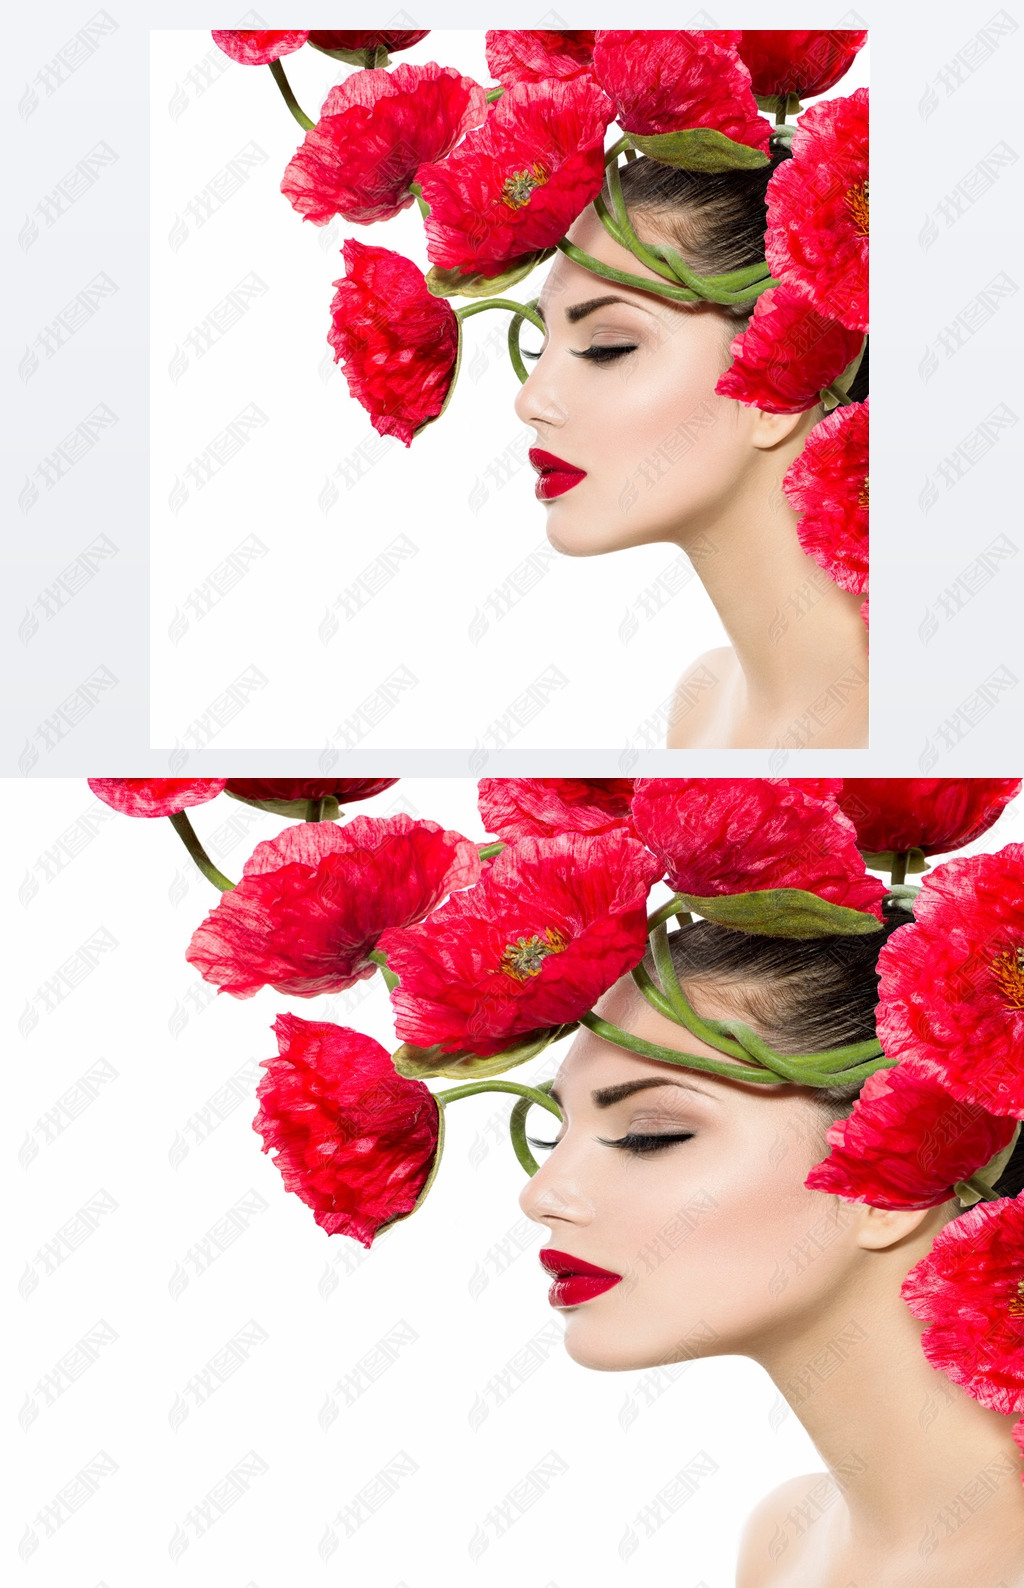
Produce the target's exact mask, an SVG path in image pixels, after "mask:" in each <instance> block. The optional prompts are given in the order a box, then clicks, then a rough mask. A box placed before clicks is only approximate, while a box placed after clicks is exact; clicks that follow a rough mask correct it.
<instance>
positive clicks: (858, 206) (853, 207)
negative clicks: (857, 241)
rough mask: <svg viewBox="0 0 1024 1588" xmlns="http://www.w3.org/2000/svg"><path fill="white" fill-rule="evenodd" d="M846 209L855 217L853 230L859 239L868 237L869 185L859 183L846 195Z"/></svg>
mask: <svg viewBox="0 0 1024 1588" xmlns="http://www.w3.org/2000/svg"><path fill="white" fill-rule="evenodd" d="M846 207H847V209H848V210H849V211H850V214H851V215H852V216H853V229H854V231H855V232H856V233H857V236H858V237H866V236H867V235H868V184H867V182H866V181H864V182H858V183H857V185H856V187H852V188H850V189H849V191H848V192H847V194H846Z"/></svg>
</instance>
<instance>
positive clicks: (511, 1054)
mask: <svg viewBox="0 0 1024 1588" xmlns="http://www.w3.org/2000/svg"><path fill="white" fill-rule="evenodd" d="M572 1029H573V1028H572V1027H571V1026H548V1027H547V1028H546V1029H545V1030H543V1031H531V1032H530V1033H529V1034H528V1035H527V1036H525V1037H521V1038H520V1040H519V1041H518V1042H515V1043H513V1044H512V1046H511V1047H508V1048H505V1050H504V1051H503V1052H502V1053H492V1054H490V1055H488V1056H487V1057H486V1058H483V1057H481V1055H480V1054H478V1053H468V1052H462V1053H445V1052H443V1051H442V1049H441V1048H439V1047H437V1046H435V1047H432V1048H416V1047H413V1045H412V1043H411V1042H403V1044H402V1046H401V1047H400V1048H398V1049H396V1051H395V1052H394V1053H393V1054H392V1055H391V1062H392V1064H393V1065H394V1066H395V1069H396V1070H397V1071H398V1073H399V1075H404V1076H406V1077H407V1078H408V1079H409V1080H410V1081H425V1080H426V1079H427V1077H428V1076H432V1075H447V1076H450V1077H451V1079H452V1080H455V1081H466V1080H472V1079H473V1078H475V1077H479V1076H483V1075H500V1074H501V1072H502V1071H503V1070H512V1069H514V1068H515V1067H516V1065H517V1064H525V1063H526V1062H527V1060H528V1059H534V1058H536V1057H537V1054H538V1053H543V1051H544V1049H545V1048H546V1047H547V1046H548V1045H549V1044H550V1043H552V1042H554V1041H555V1040H556V1038H557V1037H559V1036H562V1035H563V1034H564V1033H565V1032H567V1031H571V1030H572Z"/></svg>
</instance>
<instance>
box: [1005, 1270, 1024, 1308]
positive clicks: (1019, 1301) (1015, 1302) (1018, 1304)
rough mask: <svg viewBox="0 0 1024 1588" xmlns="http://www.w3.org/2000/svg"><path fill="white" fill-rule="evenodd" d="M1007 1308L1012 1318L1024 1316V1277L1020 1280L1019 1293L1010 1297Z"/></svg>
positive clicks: (1018, 1283)
mask: <svg viewBox="0 0 1024 1588" xmlns="http://www.w3.org/2000/svg"><path fill="white" fill-rule="evenodd" d="M1007 1310H1008V1311H1009V1314H1010V1316H1011V1318H1024V1279H1021V1280H1018V1282H1017V1294H1016V1295H1015V1296H1011V1297H1010V1300H1009V1302H1008V1303H1007Z"/></svg>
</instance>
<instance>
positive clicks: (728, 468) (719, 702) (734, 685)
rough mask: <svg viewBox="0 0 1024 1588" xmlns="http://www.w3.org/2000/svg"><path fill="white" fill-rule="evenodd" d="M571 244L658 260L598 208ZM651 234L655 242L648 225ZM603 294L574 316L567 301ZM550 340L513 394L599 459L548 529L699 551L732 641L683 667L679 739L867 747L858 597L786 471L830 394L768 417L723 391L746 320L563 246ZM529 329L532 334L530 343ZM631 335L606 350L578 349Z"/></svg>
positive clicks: (582, 542) (582, 548)
mask: <svg viewBox="0 0 1024 1588" xmlns="http://www.w3.org/2000/svg"><path fill="white" fill-rule="evenodd" d="M568 235H569V239H570V241H572V242H574V243H576V244H578V246H579V247H580V248H582V249H584V250H585V251H586V252H587V253H589V254H591V255H592V256H593V257H594V258H596V259H600V260H602V261H603V262H605V263H608V264H611V265H615V266H617V267H618V268H619V269H621V270H628V271H631V272H632V273H633V274H634V275H640V276H648V277H650V278H651V280H652V281H654V280H657V279H658V278H657V277H655V275H654V273H653V272H652V271H650V270H649V269H648V268H647V267H646V266H645V265H643V264H641V263H640V262H639V261H638V260H637V259H635V258H634V257H633V255H632V254H631V253H629V252H628V251H627V250H626V249H624V248H622V247H621V246H620V245H619V244H618V243H616V242H615V241H614V240H613V239H612V238H611V237H610V236H609V234H608V232H607V231H606V230H605V228H604V226H603V225H602V224H601V221H600V220H599V218H598V217H597V215H596V213H595V211H594V210H593V207H590V208H588V209H587V210H585V211H584V212H583V214H582V215H581V216H580V217H579V218H578V219H577V220H576V221H575V222H574V224H573V226H572V227H571V229H570V231H569V234H568ZM640 235H641V237H642V238H643V239H644V240H646V241H652V242H656V241H659V240H662V241H667V240H668V239H667V238H662V239H659V237H658V234H657V232H656V230H655V228H654V227H653V225H651V224H645V225H643V226H641V228H640ZM608 296H614V297H616V298H620V299H622V300H623V301H622V302H618V303H610V304H606V305H604V306H603V307H601V308H599V309H596V310H594V312H593V313H591V314H588V315H587V316H586V317H585V318H583V319H579V320H577V321H576V322H575V323H571V322H570V320H569V319H568V316H567V312H566V311H567V310H568V309H572V308H574V307H576V306H578V305H580V304H583V303H589V302H592V301H593V300H595V299H598V298H605V297H608ZM539 307H540V311H541V313H542V314H543V316H544V319H545V322H546V325H547V335H546V337H545V338H544V340H543V346H542V348H541V339H540V334H539V332H536V331H531V330H530V329H529V328H527V330H526V331H524V336H523V343H522V345H523V349H524V352H526V351H530V350H532V351H537V350H540V357H539V358H538V359H537V361H536V363H535V364H534V367H533V370H532V373H531V374H530V377H529V379H528V380H527V381H526V382H525V384H524V385H523V386H522V387H521V389H520V391H519V395H518V397H517V398H516V404H515V407H516V413H517V414H518V416H519V418H520V419H521V420H522V421H523V423H524V424H526V425H529V426H532V428H533V429H534V431H535V432H536V439H535V441H534V442H533V443H532V444H533V445H536V446H538V447H541V448H543V449H544V450H545V451H547V452H550V453H553V454H554V455H555V456H556V457H559V458H562V459H564V460H565V461H566V462H568V463H571V464H574V465H575V466H576V467H578V468H580V469H584V470H586V478H585V479H584V480H582V481H580V482H579V484H577V485H576V486H574V487H573V489H572V490H570V491H567V492H566V493H565V494H564V495H563V496H559V497H555V498H554V499H553V500H552V501H550V502H545V503H544V504H543V505H544V509H545V512H546V514H547V533H548V539H549V540H550V541H551V544H552V545H553V546H555V547H556V548H557V549H558V550H559V551H562V552H564V553H566V554H567V555H568V556H574V557H590V556H597V555H599V554H601V553H604V552H609V551H618V550H621V549H623V548H625V547H629V546H644V545H651V544H654V543H660V542H665V543H667V544H669V545H673V546H678V547H679V548H680V549H681V550H682V551H684V552H685V553H686V554H687V555H688V556H689V557H690V559H691V561H692V562H693V565H694V568H695V569H696V572H697V574H698V575H699V577H700V578H701V580H702V581H703V583H704V586H705V588H706V589H707V591H708V594H709V595H710V597H711V599H712V601H713V602H714V604H715V607H716V609H717V611H718V614H719V617H720V618H721V620H722V623H723V625H724V627H725V629H726V632H727V633H728V635H729V639H730V641H731V642H732V644H731V649H729V648H723V649H721V650H716V651H709V652H707V653H705V655H703V656H701V657H699V658H697V660H696V662H694V663H693V664H691V666H690V667H688V668H687V670H686V672H685V673H684V674H683V676H682V678H681V679H680V681H679V685H678V687H677V690H676V694H675V698H674V702H673V706H672V709H671V711H670V714H669V716H670V720H669V732H668V741H667V742H668V747H669V748H677V747H683V746H707V747H714V748H741V749H743V748H748V749H749V748H754V749H758V748H768V747H771V748H774V747H784V748H803V747H805V746H811V747H814V748H858V747H861V746H863V745H866V743H867V639H866V630H865V628H864V625H863V623H862V622H861V619H860V607H861V601H862V598H861V597H860V596H853V595H850V594H848V593H847V592H846V591H843V590H840V589H839V587H838V585H836V584H834V583H833V582H832V580H831V579H829V578H828V576H827V575H826V574H825V573H824V571H823V570H822V569H821V568H820V567H819V566H818V564H817V563H816V562H815V561H814V560H813V558H811V557H808V556H806V555H805V553H804V552H803V551H802V550H801V547H800V542H799V539H798V537H797V532H796V524H797V515H796V514H795V513H794V512H793V510H792V508H791V507H790V506H789V504H788V502H787V501H786V498H785V497H784V495H783V494H782V478H783V475H784V474H785V472H786V469H787V468H788V467H789V465H790V463H792V461H793V460H794V458H796V457H797V456H798V455H799V453H800V452H801V451H802V449H803V445H804V442H805V440H806V438H807V435H808V432H809V431H810V430H811V429H812V428H813V426H814V425H815V424H816V423H817V422H818V420H819V419H820V418H821V417H822V415H823V411H824V410H823V409H822V408H821V407H815V408H813V409H810V410H808V411H807V412H806V413H803V414H770V413H765V412H763V411H762V410H761V409H758V408H752V407H748V406H746V405H745V404H743V403H739V402H736V401H735V400H734V399H733V398H730V397H720V396H718V395H716V393H715V389H714V388H715V384H716V382H717V380H718V378H719V376H720V375H721V374H723V373H724V371H725V370H726V369H727V368H728V367H729V364H730V362H731V355H730V353H729V343H730V341H731V339H732V338H733V337H734V336H735V335H736V334H737V332H738V331H739V330H741V329H742V324H741V323H739V322H737V321H736V320H735V319H733V318H731V317H730V316H728V315H726V314H725V313H723V312H722V311H721V310H720V309H718V308H716V307H715V306H714V305H713V304H708V303H697V304H686V303H680V304H677V303H671V302H669V301H668V300H667V299H665V298H662V297H659V296H658V295H657V294H656V293H654V292H646V291H645V290H644V289H643V288H640V287H624V286H620V285H619V284H618V283H614V282H609V281H607V280H604V279H603V278H601V277H599V276H596V275H595V274H594V273H593V272H591V271H588V270H584V269H583V268H582V267H581V266H579V265H577V264H574V263H573V262H572V261H571V260H569V259H567V258H566V257H565V255H564V254H558V255H557V257H556V258H555V260H554V261H553V263H552V266H551V269H550V271H549V274H548V276H547V279H546V281H545V283H544V287H543V290H542V292H541V296H540V304H539ZM531 338H532V340H531ZM613 347H621V348H631V349H632V351H628V352H623V353H622V354H621V355H619V356H617V357H616V358H614V359H613V360H611V361H609V362H604V363H602V362H597V361H594V360H592V359H588V358H581V357H579V356H578V355H579V354H580V353H582V352H585V351H587V350H588V349H591V348H593V349H598V348H613Z"/></svg>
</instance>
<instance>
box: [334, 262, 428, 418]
mask: <svg viewBox="0 0 1024 1588" xmlns="http://www.w3.org/2000/svg"><path fill="white" fill-rule="evenodd" d="M342 252H343V254H344V256H345V267H346V269H347V271H348V274H347V275H346V276H343V277H342V279H341V280H340V281H336V282H335V283H334V285H335V287H336V288H337V291H336V292H335V294H334V298H333V300H332V302H331V329H330V331H329V332H328V333H327V340H328V341H329V342H330V344H331V346H332V347H333V349H334V360H335V363H337V364H342V365H343V367H344V373H345V379H346V380H347V381H348V389H349V391H350V392H351V393H352V396H353V397H354V398H355V399H356V401H357V402H360V403H362V405H363V407H364V408H365V409H366V411H367V413H368V414H369V416H370V423H371V424H372V425H373V428H374V429H375V430H376V431H377V432H378V433H379V434H380V435H382V436H397V437H398V439H399V440H400V441H402V442H404V443H405V445H406V446H407V447H408V446H411V444H412V438H413V436H414V435H416V434H417V432H418V431H419V430H420V429H421V428H422V426H423V425H425V424H427V423H428V421H429V420H431V419H436V418H437V416H438V414H439V413H440V412H441V409H442V408H443V407H444V404H445V400H446V398H447V396H448V392H449V389H450V387H451V384H452V380H453V378H454V375H455V366H456V361H457V359H458V353H459V322H458V320H457V318H456V315H455V311H454V309H453V308H452V306H451V304H450V303H448V301H447V299H445V298H435V297H434V295H433V293H432V292H430V291H429V290H428V288H427V284H426V280H425V278H424V275H423V272H422V270H420V269H419V268H418V266H416V265H414V264H413V262H412V260H411V259H406V258H405V257H404V256H403V255H402V254H396V253H394V252H392V250H391V249H390V248H373V247H370V246H369V245H368V244H366V243H357V242H356V241H355V240H354V239H353V238H351V237H350V238H348V240H347V241H346V242H345V244H344V247H343V249H342Z"/></svg>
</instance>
